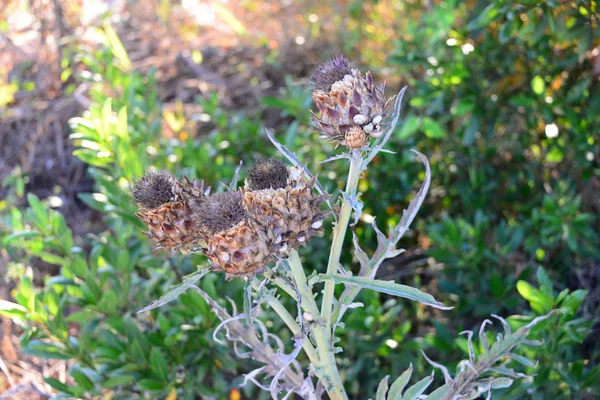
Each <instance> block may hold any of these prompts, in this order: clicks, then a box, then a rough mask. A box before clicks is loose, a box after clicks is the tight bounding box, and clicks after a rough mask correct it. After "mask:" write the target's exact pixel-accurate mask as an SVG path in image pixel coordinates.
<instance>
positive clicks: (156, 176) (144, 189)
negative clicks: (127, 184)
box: [131, 171, 176, 209]
mask: <svg viewBox="0 0 600 400" xmlns="http://www.w3.org/2000/svg"><path fill="white" fill-rule="evenodd" d="M175 182H176V180H175V178H173V177H172V176H171V175H168V174H164V173H159V172H154V171H151V172H148V173H147V174H146V175H144V176H142V177H141V178H140V179H138V180H136V181H135V182H134V184H133V190H132V192H131V194H132V196H133V199H134V200H135V202H136V203H137V204H138V205H139V206H140V207H143V208H147V209H153V208H157V207H159V206H161V205H163V204H165V203H168V202H169V201H170V200H171V199H172V198H173V197H174V196H175Z"/></svg>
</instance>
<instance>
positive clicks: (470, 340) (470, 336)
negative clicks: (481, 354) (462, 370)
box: [459, 331, 475, 363]
mask: <svg viewBox="0 0 600 400" xmlns="http://www.w3.org/2000/svg"><path fill="white" fill-rule="evenodd" d="M459 335H467V347H468V348H469V361H470V362H471V363H475V350H474V349H473V331H462V332H460V333H459Z"/></svg>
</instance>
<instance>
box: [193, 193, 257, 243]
mask: <svg viewBox="0 0 600 400" xmlns="http://www.w3.org/2000/svg"><path fill="white" fill-rule="evenodd" d="M245 215H246V210H245V209H244V206H243V204H242V194H241V193H240V192H225V193H216V194H213V195H212V196H209V197H207V198H206V199H205V200H204V201H203V202H202V203H201V204H200V205H199V209H198V216H199V218H200V219H201V221H200V223H201V224H202V226H203V227H204V228H206V230H207V231H208V232H209V233H217V232H222V231H225V230H227V229H229V228H231V227H233V226H234V225H236V224H237V223H238V222H240V221H241V220H242V219H244V216H245Z"/></svg>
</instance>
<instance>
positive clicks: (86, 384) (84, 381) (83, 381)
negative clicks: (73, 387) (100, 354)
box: [71, 368, 94, 391]
mask: <svg viewBox="0 0 600 400" xmlns="http://www.w3.org/2000/svg"><path fill="white" fill-rule="evenodd" d="M71 376H72V377H73V379H74V380H75V382H77V384H78V385H79V386H81V387H82V388H84V389H85V390H87V391H90V390H92V389H93V388H94V383H93V382H92V381H91V380H90V378H88V376H87V375H86V374H84V373H83V372H82V371H81V370H80V369H78V368H76V369H72V370H71Z"/></svg>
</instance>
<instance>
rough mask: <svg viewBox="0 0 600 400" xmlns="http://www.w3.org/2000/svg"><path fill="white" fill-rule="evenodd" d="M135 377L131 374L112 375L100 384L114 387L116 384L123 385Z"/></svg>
mask: <svg viewBox="0 0 600 400" xmlns="http://www.w3.org/2000/svg"><path fill="white" fill-rule="evenodd" d="M134 379H135V377H134V376H133V375H120V376H113V377H112V378H109V379H107V380H106V381H104V382H103V383H102V386H104V387H106V388H114V387H117V386H123V385H126V384H128V383H129V382H131V381H133V380H134Z"/></svg>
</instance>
